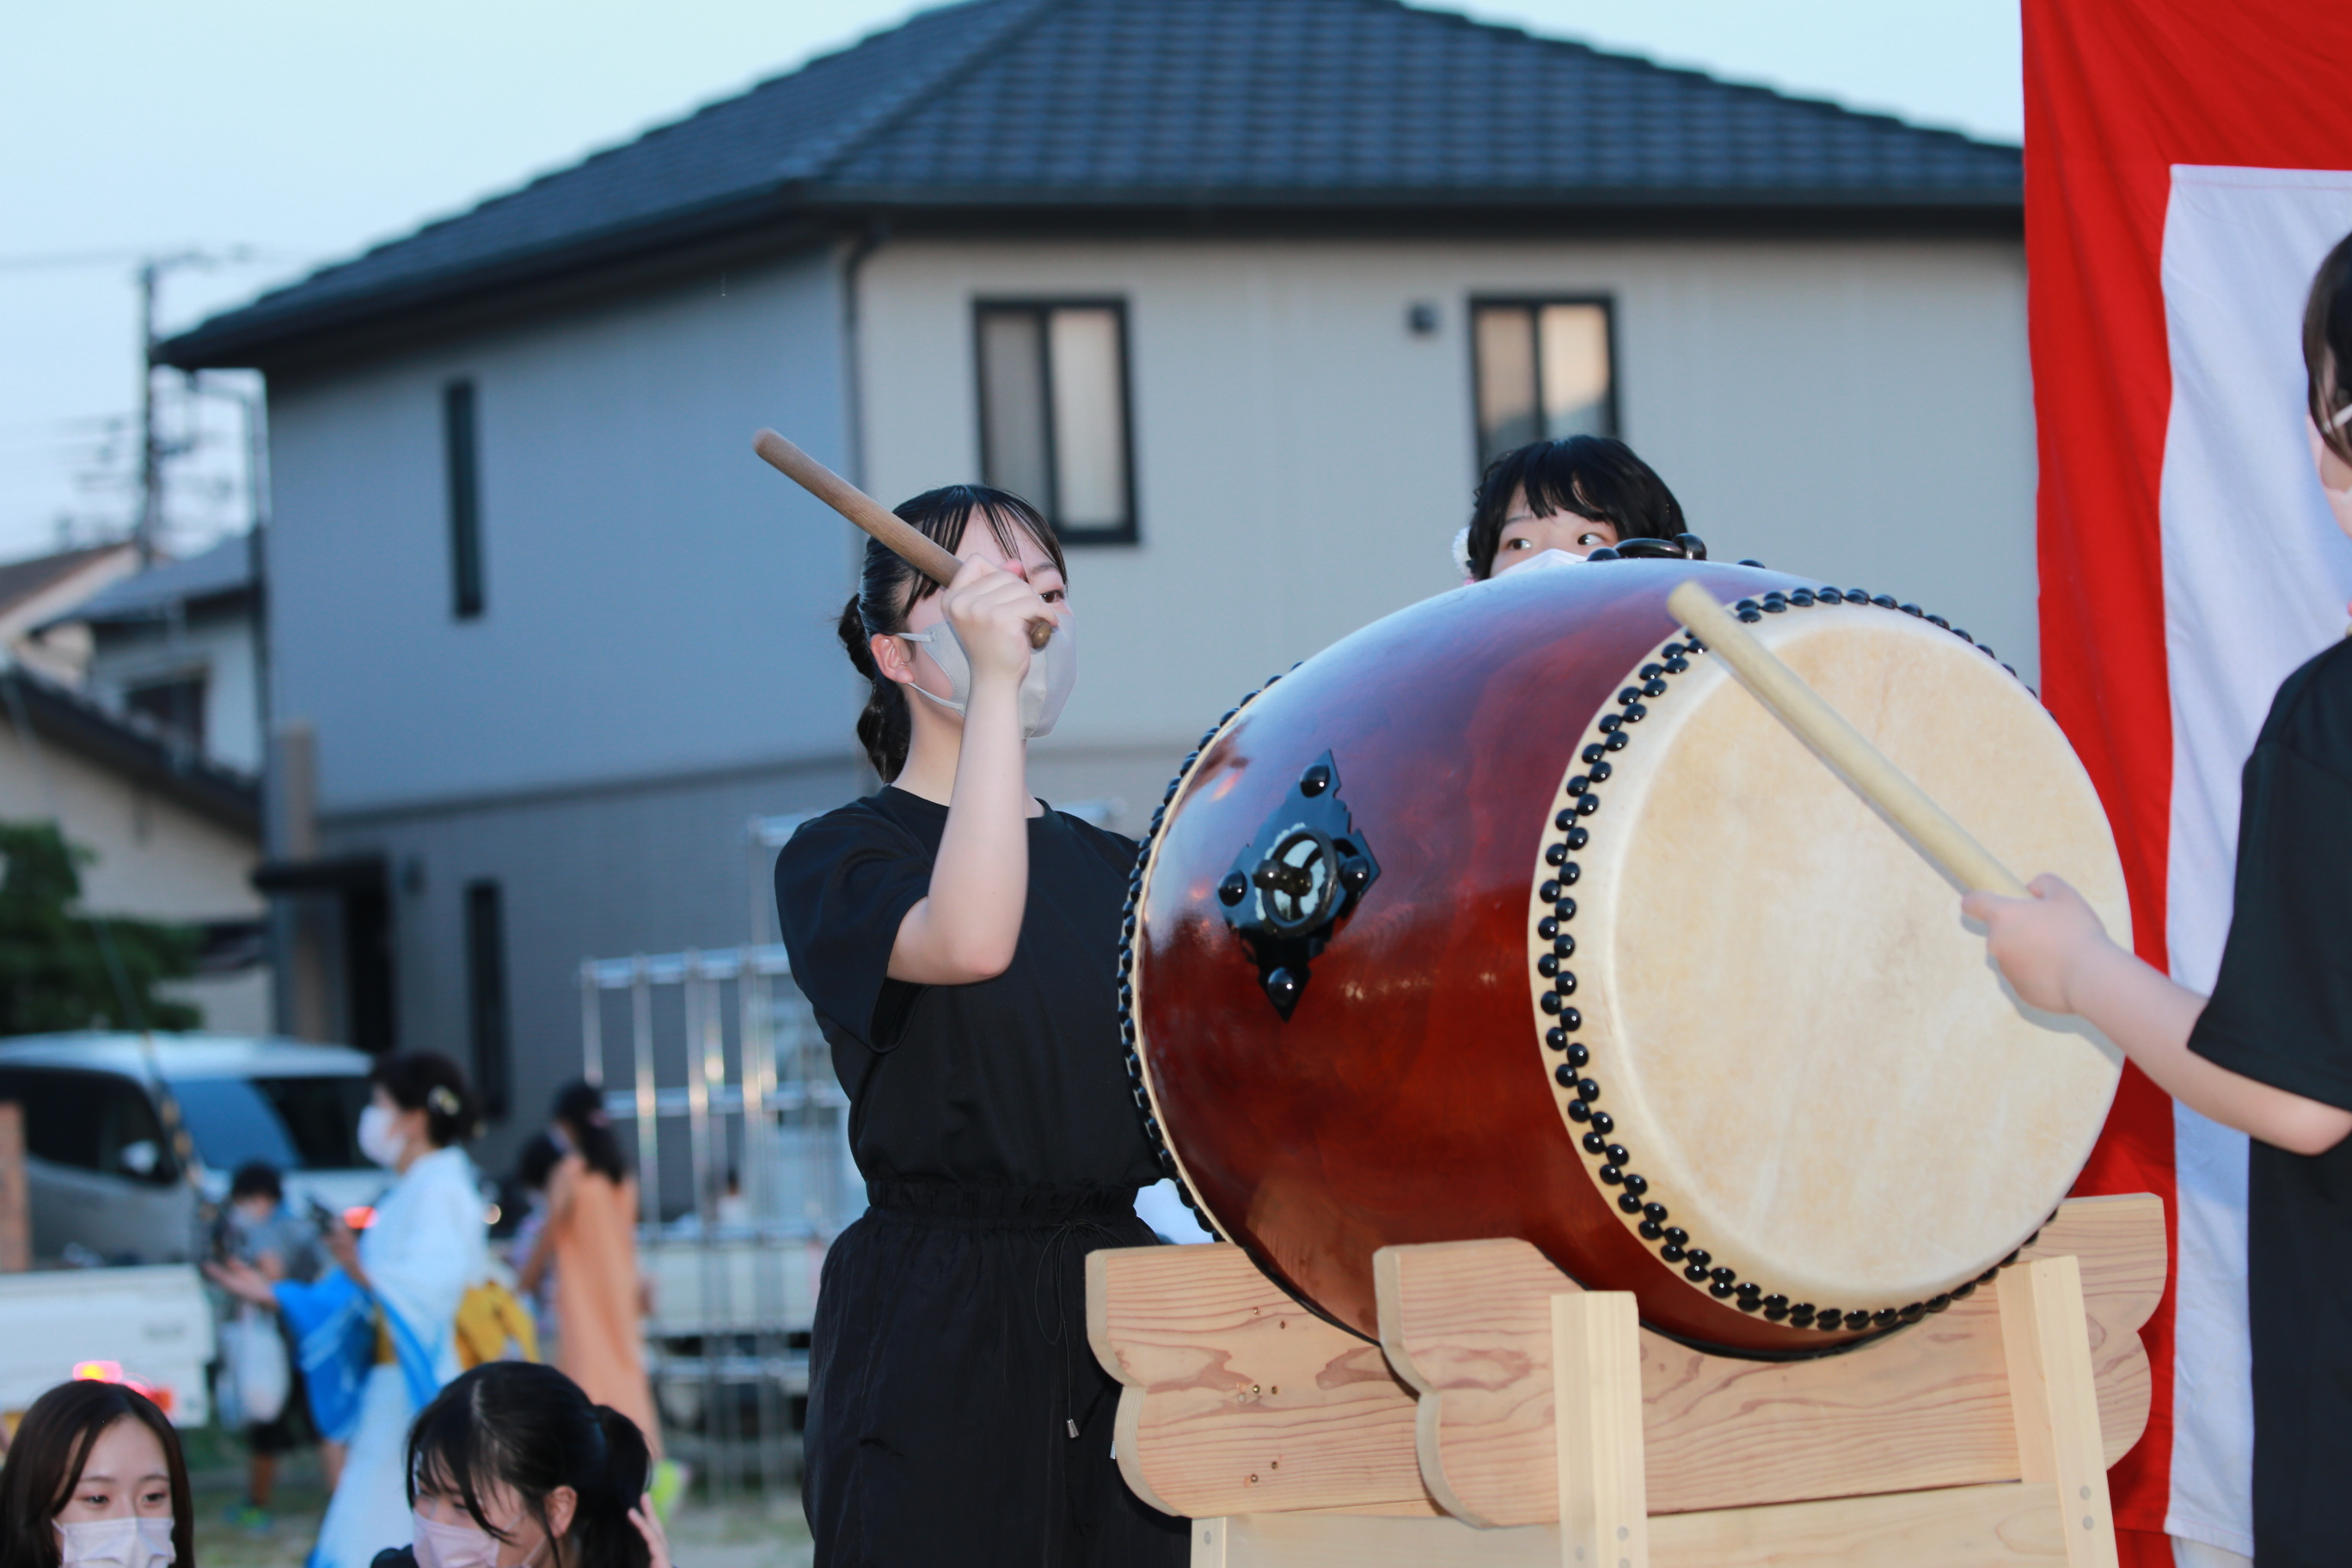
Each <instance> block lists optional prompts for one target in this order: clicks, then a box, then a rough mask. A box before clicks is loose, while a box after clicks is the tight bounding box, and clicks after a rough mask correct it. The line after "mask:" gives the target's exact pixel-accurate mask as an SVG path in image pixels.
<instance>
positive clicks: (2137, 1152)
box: [2024, 0, 2352, 1568]
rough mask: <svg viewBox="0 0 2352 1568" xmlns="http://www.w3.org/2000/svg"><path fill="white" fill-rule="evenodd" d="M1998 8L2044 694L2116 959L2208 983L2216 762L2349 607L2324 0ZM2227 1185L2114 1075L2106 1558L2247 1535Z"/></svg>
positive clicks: (2348, 76) (2102, 1170)
mask: <svg viewBox="0 0 2352 1568" xmlns="http://www.w3.org/2000/svg"><path fill="white" fill-rule="evenodd" d="M2024 22H2025V108H2026V114H2025V206H2026V259H2027V274H2028V289H2029V298H2030V305H2031V323H2032V326H2031V330H2032V353H2033V377H2034V405H2035V413H2036V419H2037V425H2038V430H2039V440H2040V450H2041V464H2042V482H2041V497H2040V535H2041V542H2040V566H2041V588H2042V604H2041V626H2042V685H2043V690H2042V696H2043V699H2044V700H2045V701H2046V702H2047V703H2048V704H2049V706H2050V709H2051V711H2052V712H2053V713H2054V714H2055V715H2056V716H2057V718H2058V721H2059V722H2060V723H2061V724H2062V725H2063V726H2064V728H2065V730H2066V732H2067V734H2068V735H2069V736H2070V737H2071V738H2072V739H2073V741H2074V746H2075V749H2076V750H2077V751H2078V752H2080V753H2081V755H2082V758H2083V761H2084V764H2085V765H2086V766H2087V767H2088V768H2089V769H2090V772H2091V775H2092V777H2093V779H2094V780H2095V782H2096V783H2097V784H2098V787H2099V791H2100V793H2101V795H2102V796H2103V797H2104V798H2105V802H2106V806H2107V811H2108V815H2109V816H2110V818H2111V820H2112V821H2113V823H2114V825H2115V829H2116V840H2117V842H2118V845H2119V846H2120V847H2121V849H2122V851H2123V857H2124V863H2125V868H2126V876H2127V878H2128V879H2129V882H2130V887H2131V894H2132V908H2133V915H2134V921H2133V923H2134V934H2135V939H2136V941H2137V946H2138V949H2139V953H2140V956H2141V957H2143V958H2145V959H2147V961H2148V962H2149V963H2153V964H2156V965H2157V966H2158V967H2159V968H2163V969H2166V970H2168V971H2169V972H2170V973H2172V974H2173V975H2175V976H2176V977H2178V978H2179V980H2180V981H2181V982H2182V983H2183V984H2187V985H2190V986H2193V987H2196V988H2197V989H2200V990H2207V989H2210V987H2211V985H2212V984H2213V977H2214V973H2215V971H2216V969H2217V968H2218V966H2219V964H2220V962H2221V945H2222V942H2223V939H2224V938H2225V937H2226V936H2227V935H2228V932H2229V921H2230V903H2231V880H2232V871H2233V862H2234V853H2235V847H2236V843H2237V827H2238V775H2239V769H2240V768H2241V766H2242V764H2243V763H2244V761H2245V758H2246V753H2247V752H2249V751H2250V750H2251V749H2252V744H2253V739H2254V735H2255V732H2256V731H2258V730H2259V729H2260V728H2261V725H2262V721H2263V716H2264V714H2265V713H2266V711H2267V710H2268V709H2269V705H2270V700H2271V695H2272V693H2273V690H2274V689H2276V687H2277V686H2278V683H2279V681H2280V680H2281V679H2284V677H2285V676H2286V675H2287V673H2288V672H2289V671H2291V670H2292V669H2294V668H2295V667H2296V666H2297V665H2299V664H2301V663H2302V662H2303V661H2304V660H2305V659H2306V658H2310V657H2311V656H2312V655H2313V654H2315V653H2316V652H2318V651H2319V650H2320V649H2321V648H2323V647H2326V646H2327V645H2328V644H2329V643H2330V642H2331V641H2333V640H2334V639H2335V638H2336V637H2341V636H2343V635H2344V633H2345V629H2346V614H2347V612H2346V600H2347V597H2352V543H2347V542H2346V541H2345V540H2344V538H2343V537H2342V536H2341V535H2340V534H2339V533H2338V532H2337V531H2336V527H2335V525H2334V521H2333V520H2332V519H2331V517H2330V515H2329V513H2328V510H2327V507H2326V502H2325V500H2323V499H2322V496H2321V493H2320V490H2319V489H2318V487H2317V481H2316V479H2315V478H2314V476H2313V473H2312V467H2311V457H2310V452H2309V449H2308V446H2307V440H2306V437H2305V419H2304V412H2303V389H2304V373H2303V363H2302V313H2303V301H2304V297H2305V290H2306V289H2308V287H2309V285H2310V280H2311V275H2312V272H2313V270H2314V269H2315V268H2316V267H2317V265H2318V263H2319V260H2320V258H2321V257H2322V256H2324V255H2325V254H2326V251H2327V249H2328V248H2329V247H2331V246H2332V245H2334V244H2335V243H2336V240H2337V239H2338V238H2340V237H2343V236H2344V235H2345V234H2346V233H2347V232H2352V173H2347V172H2345V171H2347V170H2352V6H2345V5H2309V4H2293V5H2290V4H2286V3H2284V0H2024ZM2345 831H2347V832H2352V823H2347V824H2346V825H2345ZM2345 940H2346V941H2347V942H2352V931H2347V932H2346V933H2345ZM2245 1171H2246V1153H2245V1141H2244V1139H2243V1138H2242V1136H2241V1135H2239V1134H2237V1133H2234V1132H2231V1131H2227V1130H2226V1129H2223V1128H2221V1127H2218V1126H2216V1125H2215V1124H2213V1123H2212V1122H2210V1121H2206V1120H2205V1119H2204V1118H2202V1117H2200V1116H2199V1115H2197V1114H2196V1113H2195V1112H2193V1111H2190V1110H2186V1109H2183V1108H2181V1107H2179V1106H2176V1105H2174V1104H2173V1103H2172V1102H2171V1101H2170V1100H2168V1098H2167V1097H2166V1096H2165V1095H2163V1094H2162V1093H2161V1092H2159V1091H2158V1090H2157V1089H2155V1088H2154V1087H2153V1086H2151V1085H2150V1084H2149V1083H2148V1082H2147V1079H2144V1078H2142V1077H2140V1075H2139V1074H2138V1073H2137V1071H2136V1070H2132V1069H2126V1077H2125V1082H2124V1087H2123V1089H2122V1092H2121V1094H2120V1095H2119V1096H2118V1098H2117V1100H2116V1109H2115V1111H2114V1114H2113V1116H2112V1117H2111V1118H2110V1120H2109V1122H2108V1127H2107V1131H2106V1134H2105V1138H2104V1139H2103V1140H2102V1142H2101V1144H2100V1147H2099V1151H2098V1152H2097V1154H2096V1155H2095V1157H2094V1159H2093V1162H2092V1164H2091V1168H2090V1169H2089V1170H2088V1171H2087V1172H2086V1173H2084V1179H2083V1182H2082V1184H2081V1185H2080V1187H2079V1189H2078V1190H2079V1191H2082V1192H2085V1193H2122V1192H2143V1191H2146V1192H2155V1193H2158V1194H2162V1195H2163V1197H2164V1198H2165V1199H2166V1207H2167V1214H2168V1221H2169V1222H2170V1224H2171V1227H2172V1231H2173V1238H2174V1241H2175V1249H2174V1258H2173V1262H2174V1268H2173V1273H2172V1285H2171V1289H2169V1290H2168V1292H2167V1295H2166V1298H2165V1300H2164V1303H2163V1305H2162V1306H2161V1307H2160V1308H2159V1309H2158V1313H2157V1316H2156V1318H2155V1319H2154V1320H2153V1321H2151V1322H2150V1323H2149V1324H2148V1325H2147V1329H2146V1330H2144V1331H2143V1332H2144V1334H2145V1335H2146V1337H2147V1341H2148V1348H2149V1350H2150V1352H2151V1354H2152V1356H2153V1359H2154V1361H2155V1363H2156V1371H2157V1389H2156V1401H2155V1409H2154V1413H2153V1415H2152V1417H2151V1419H2150V1422H2149V1426H2148V1430H2147V1436H2145V1437H2144V1438H2143V1439H2142V1440H2141V1442H2140V1444H2139V1446H2138V1447H2137V1448H2135V1449H2134V1450H2133V1452H2132V1453H2131V1454H2130V1455H2129V1456H2128V1457H2126V1459H2125V1460H2124V1461H2123V1463H2122V1464H2120V1465H2118V1466H2117V1467H2116V1471H2115V1473H2114V1475H2113V1477H2112V1478H2111V1479H2112V1480H2113V1482H2114V1484H2115V1495H2116V1517H2117V1521H2118V1522H2119V1523H2120V1524H2121V1525H2122V1526H2123V1527H2125V1529H2126V1531H2129V1532H2131V1534H2130V1537H2129V1538H2128V1539H2127V1540H2126V1543H2125V1561H2126V1563H2131V1564H2140V1565H2144V1568H2157V1565H2158V1564H2169V1563H2171V1561H2172V1556H2171V1552H2170V1549H2169V1547H2168V1545H2167V1543H2166V1542H2165V1541H2164V1540H2163V1536H2164V1534H2165V1533H2170V1534H2172V1535H2177V1536H2180V1537H2183V1538H2185V1539H2188V1540H2190V1541H2195V1542H2204V1543H2206V1544H2208V1545H2210V1546H2216V1547H2221V1548H2223V1549H2225V1550H2228V1551H2231V1552H2241V1553H2247V1554H2251V1553H2252V1550H2253V1545H2252V1515H2251V1503H2250V1496H2249V1493H2250V1476H2251V1462H2252V1443H2253V1439H2252V1406H2251V1400H2250V1394H2249V1389H2248V1374H2247V1349H2246V1307H2245V1282H2246V1228H2245V1190H2246V1189H2245ZM2347 1485H2352V1478H2347Z"/></svg>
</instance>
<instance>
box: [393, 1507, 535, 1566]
mask: <svg viewBox="0 0 2352 1568" xmlns="http://www.w3.org/2000/svg"><path fill="white" fill-rule="evenodd" d="M409 1521H410V1523H411V1524H412V1525H413V1526H414V1527H415V1534H416V1568H498V1561H499V1549H500V1548H501V1547H503V1546H504V1545H505V1542H501V1541H500V1540H499V1538H498V1537H497V1536H495V1535H492V1534H491V1533H490V1532H489V1531H486V1530H481V1529H478V1528H477V1527H476V1526H474V1525H471V1524H444V1523H443V1522H441V1521H439V1520H437V1519H427V1518H425V1510H422V1509H417V1510H414V1511H412V1512H411V1513H410V1515H409ZM546 1548H547V1542H544V1541H542V1542H540V1543H539V1545H538V1546H536V1547H534V1548H532V1550H531V1553H530V1556H528V1557H526V1558H524V1559H523V1560H522V1561H521V1562H520V1563H515V1564H514V1565H513V1568H530V1565H531V1564H532V1563H536V1562H538V1561H539V1554H540V1552H543V1551H545V1550H546Z"/></svg>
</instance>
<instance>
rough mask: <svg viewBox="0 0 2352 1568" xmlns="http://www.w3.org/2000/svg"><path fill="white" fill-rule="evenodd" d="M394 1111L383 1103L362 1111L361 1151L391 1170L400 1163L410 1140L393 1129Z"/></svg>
mask: <svg viewBox="0 0 2352 1568" xmlns="http://www.w3.org/2000/svg"><path fill="white" fill-rule="evenodd" d="M392 1120H393V1113H392V1112H391V1111H389V1110H385V1109H384V1108H383V1106H381V1105H371V1106H369V1107H368V1108H367V1109H366V1110H362V1111H361V1112H360V1135H359V1144H360V1152H361V1153H362V1154H364V1155H366V1156H367V1157H368V1158H369V1159H371V1160H373V1161H374V1162H375V1163H377V1164H379V1165H382V1166H383V1168H384V1169H385V1170H387V1171H389V1170H391V1169H393V1168H394V1167H395V1166H397V1165H398V1164H399V1163H400V1156H401V1154H402V1153H403V1152H404V1151H405V1150H406V1149H407V1148H408V1140H407V1139H405V1138H403V1137H402V1136H401V1135H400V1134H399V1133H397V1132H395V1131H393V1130H392Z"/></svg>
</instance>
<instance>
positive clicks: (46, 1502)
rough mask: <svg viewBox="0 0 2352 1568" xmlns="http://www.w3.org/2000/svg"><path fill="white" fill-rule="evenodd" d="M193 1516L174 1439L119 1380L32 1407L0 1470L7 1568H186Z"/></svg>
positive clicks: (1, 1541) (75, 1388) (71, 1390)
mask: <svg viewBox="0 0 2352 1568" xmlns="http://www.w3.org/2000/svg"><path fill="white" fill-rule="evenodd" d="M194 1518H195V1510H194V1507H193V1506H192V1505H191V1503H190V1501H189V1498H188V1462H187V1460H186V1458H184V1456H183V1455H182V1454H181V1452H180V1436H179V1434H178V1433H176V1432H174V1431H173V1430H172V1423H171V1422H170V1421H169V1420H167V1419H166V1418H165V1417H164V1415H163V1411H161V1410H159V1409H157V1408H156V1407H155V1405H154V1402H153V1401H152V1400H150V1399H148V1398H147V1397H146V1396H145V1395H143V1394H140V1393H139V1392H138V1391H137V1390H135V1389H131V1388H127V1387H125V1386H123V1385H122V1384H118V1383H79V1382H78V1383H66V1384H58V1386H57V1387H55V1388H52V1389H50V1390H49V1391H48V1392H47V1394H42V1395H41V1397H40V1398H38V1399H37V1400H35V1401H34V1402H33V1405H32V1408H31V1409H29V1410H27V1411H26V1412H25V1415H24V1419H23V1420H21V1421H20V1422H18V1423H17V1426H16V1440H15V1441H14V1442H13V1443H12V1444H10V1445H9V1448H8V1461H7V1464H6V1467H5V1468H0V1563H7V1564H8V1568H165V1565H166V1564H170V1563H177V1564H180V1565H181V1568H194V1562H195V1543H194V1533H193V1530H192V1525H193V1522H194Z"/></svg>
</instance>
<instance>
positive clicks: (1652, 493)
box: [1454, 436, 1689, 583]
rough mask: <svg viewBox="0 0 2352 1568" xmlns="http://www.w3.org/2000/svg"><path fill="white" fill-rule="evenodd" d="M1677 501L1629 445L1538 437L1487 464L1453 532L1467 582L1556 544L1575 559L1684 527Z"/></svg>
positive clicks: (1672, 535) (1678, 531)
mask: <svg viewBox="0 0 2352 1568" xmlns="http://www.w3.org/2000/svg"><path fill="white" fill-rule="evenodd" d="M1688 527H1689V525H1688V524H1687V523H1685V521H1683V509H1682V503H1681V502H1680V501H1677V500H1675V492H1674V491H1672V490H1670V489H1667V488H1666V482H1665V480H1664V479H1660V478H1658V476H1657V473H1656V471H1655V470H1654V469H1653V468H1651V467H1650V465H1649V464H1647V463H1645V462H1643V461H1642V459H1641V458H1637V457H1635V456H1634V455H1633V448H1632V447H1628V446H1627V445H1625V443H1624V442H1622V441H1617V440H1612V439H1611V438H1610V437H1606V436H1571V437H1568V438H1567V439H1566V440H1562V441H1536V442H1532V443H1530V444H1529V445H1528V446H1525V447H1519V448H1518V449H1517V450H1516V451H1510V452H1506V453H1504V454H1503V455H1502V456H1501V457H1499V458H1496V459H1495V460H1494V461H1493V462H1492V463H1489V464H1488V465H1487V466H1486V475H1485V477H1484V478H1482V479H1480V480H1479V481H1478V494H1477V497H1476V499H1475V500H1474V501H1473V502H1472V503H1471V511H1470V525H1469V526H1468V527H1467V528H1465V529H1463V530H1462V531H1460V532H1459V533H1456V534H1455V535H1454V565H1456V566H1458V567H1460V568H1461V569H1462V578H1463V581H1464V582H1465V583H1483V582H1485V581H1486V579H1488V578H1489V577H1499V576H1501V575H1502V574H1504V573H1506V572H1507V571H1509V570H1510V569H1511V568H1512V567H1514V566H1518V565H1521V564H1524V563H1527V562H1529V561H1532V560H1534V559H1535V558H1536V557H1537V556H1538V555H1541V554H1543V553H1544V552H1547V551H1552V550H1557V551H1559V552H1563V553H1565V554H1569V555H1573V556H1576V557H1577V558H1579V559H1582V558H1583V557H1585V556H1587V555H1590V554H1591V553H1592V552H1594V551H1596V550H1599V549H1601V548H1603V547H1606V548H1609V549H1612V550H1613V549H1615V548H1616V547H1617V546H1619V545H1621V544H1622V543H1624V542H1626V541H1627V540H1629V539H1660V540H1673V539H1675V538H1676V537H1678V536H1679V535H1681V534H1682V533H1684V532H1685V531H1687V530H1688Z"/></svg>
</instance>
